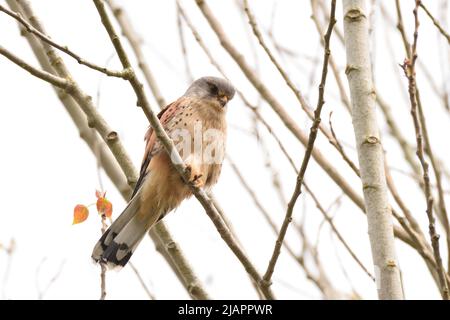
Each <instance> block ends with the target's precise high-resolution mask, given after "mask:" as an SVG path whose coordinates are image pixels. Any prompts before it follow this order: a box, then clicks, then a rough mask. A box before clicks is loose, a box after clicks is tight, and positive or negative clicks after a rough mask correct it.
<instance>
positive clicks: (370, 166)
mask: <svg viewBox="0 0 450 320" xmlns="http://www.w3.org/2000/svg"><path fill="white" fill-rule="evenodd" d="M343 8H344V37H345V48H346V54H347V67H346V71H345V73H346V74H347V78H348V83H349V87H350V94H351V101H352V108H353V110H352V118H353V128H354V132H355V139H356V148H357V151H358V159H359V166H360V170H361V181H362V185H363V192H364V202H365V207H366V212H367V223H368V229H369V238H370V244H371V247H372V257H373V262H374V267H375V275H376V279H377V289H378V297H379V298H380V299H403V293H402V286H401V280H400V270H399V267H398V263H397V261H396V255H395V246H394V232H393V225H392V217H391V208H390V206H389V203H388V195H387V187H386V178H385V173H384V165H383V149H382V146H381V141H380V136H379V131H378V126H377V121H376V113H375V99H376V96H375V90H374V87H373V84H372V71H371V63H370V54H369V32H368V26H369V24H368V20H367V17H368V16H367V12H366V11H365V10H366V9H365V1H364V0H344V1H343Z"/></svg>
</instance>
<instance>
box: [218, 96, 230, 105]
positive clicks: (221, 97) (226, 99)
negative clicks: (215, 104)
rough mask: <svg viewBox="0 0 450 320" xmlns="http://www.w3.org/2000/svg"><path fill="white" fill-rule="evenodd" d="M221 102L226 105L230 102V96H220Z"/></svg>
mask: <svg viewBox="0 0 450 320" xmlns="http://www.w3.org/2000/svg"><path fill="white" fill-rule="evenodd" d="M219 102H220V104H221V105H222V107H225V105H226V104H227V102H228V97H227V96H220V97H219Z"/></svg>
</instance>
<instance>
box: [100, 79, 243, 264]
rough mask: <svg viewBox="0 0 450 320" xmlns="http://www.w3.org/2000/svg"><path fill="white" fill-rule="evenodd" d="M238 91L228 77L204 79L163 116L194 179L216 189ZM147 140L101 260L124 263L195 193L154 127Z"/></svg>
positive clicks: (103, 239)
mask: <svg viewBox="0 0 450 320" xmlns="http://www.w3.org/2000/svg"><path fill="white" fill-rule="evenodd" d="M234 92H235V90H234V88H233V86H232V85H231V84H230V83H229V82H228V81H226V80H224V79H220V78H215V77H203V78H200V79H198V80H196V81H195V82H194V83H192V85H191V86H190V87H189V88H188V90H187V91H186V92H185V94H184V95H183V96H182V97H180V98H179V99H178V100H176V101H175V102H173V103H171V104H169V105H168V106H167V107H166V108H164V109H163V110H162V111H161V112H160V113H159V114H158V118H159V119H160V122H161V124H162V126H163V128H164V130H165V131H166V132H167V133H168V135H169V136H170V137H171V138H172V139H173V141H174V143H175V145H176V148H177V150H178V151H179V153H180V156H181V158H182V159H183V161H184V162H185V163H186V165H187V166H188V168H189V170H190V173H191V178H190V180H191V182H192V183H195V184H196V185H197V186H198V187H205V188H210V187H211V186H212V185H214V184H215V183H216V182H217V180H218V178H219V175H220V170H221V166H222V161H223V158H224V153H225V139H226V119H225V114H226V106H227V102H228V101H229V100H231V99H232V98H233V96H234ZM145 142H146V146H145V151H144V157H143V160H142V165H141V171H140V176H139V179H138V181H137V184H136V187H135V190H134V191H133V195H132V198H131V200H130V201H129V203H128V204H127V206H126V208H125V209H124V211H123V212H122V214H121V215H120V216H119V217H118V218H117V219H116V220H115V221H114V223H113V224H112V225H111V226H110V227H109V228H108V230H107V231H106V232H105V233H104V234H103V236H102V237H101V238H100V240H99V241H98V242H97V244H96V246H95V247H94V250H93V252H92V258H93V259H94V260H95V261H96V262H101V263H105V264H107V265H108V266H110V267H115V266H124V265H125V264H126V263H127V262H128V261H129V259H130V258H131V256H132V254H133V252H134V251H135V249H136V247H137V246H138V244H139V243H140V241H141V240H142V238H143V236H144V235H145V234H146V232H147V231H148V230H149V229H150V228H151V227H152V226H153V225H155V224H156V223H157V222H158V221H159V220H161V219H162V218H163V217H164V216H165V215H166V214H167V213H169V212H170V211H172V210H173V209H175V208H176V207H178V206H179V204H180V203H181V202H182V201H183V200H184V199H186V198H188V197H189V196H191V191H190V189H189V187H188V186H187V185H186V184H185V183H184V182H183V180H182V179H181V177H180V175H179V174H178V172H177V171H176V169H175V168H174V167H173V165H172V162H171V159H170V155H168V154H167V152H166V151H165V149H164V147H163V146H162V144H161V143H160V142H159V141H158V139H157V137H156V134H155V133H154V131H153V129H152V128H149V129H148V131H147V133H146V135H145Z"/></svg>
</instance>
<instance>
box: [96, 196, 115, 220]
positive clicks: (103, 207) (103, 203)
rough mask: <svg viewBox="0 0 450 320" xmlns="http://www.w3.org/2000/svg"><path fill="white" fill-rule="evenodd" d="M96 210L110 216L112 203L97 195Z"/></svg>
mask: <svg viewBox="0 0 450 320" xmlns="http://www.w3.org/2000/svg"><path fill="white" fill-rule="evenodd" d="M103 195H104V194H103ZM97 211H98V213H99V214H101V215H105V217H107V218H110V217H111V215H112V203H111V202H110V201H109V200H108V199H106V198H104V197H99V198H98V199H97Z"/></svg>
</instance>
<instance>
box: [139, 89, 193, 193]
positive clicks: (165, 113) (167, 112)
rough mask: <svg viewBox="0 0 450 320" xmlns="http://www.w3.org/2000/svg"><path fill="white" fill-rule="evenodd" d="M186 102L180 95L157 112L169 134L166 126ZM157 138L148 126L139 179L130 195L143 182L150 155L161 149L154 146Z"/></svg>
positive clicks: (150, 158)
mask: <svg viewBox="0 0 450 320" xmlns="http://www.w3.org/2000/svg"><path fill="white" fill-rule="evenodd" d="M186 103H188V101H187V98H185V97H181V98H179V99H178V100H176V101H174V102H172V103H171V104H169V105H167V106H166V107H165V108H164V109H162V110H161V111H160V112H159V113H158V115H157V117H158V119H159V121H160V122H161V124H162V126H163V128H164V130H166V132H167V133H168V134H170V129H169V128H168V123H169V122H170V121H171V120H172V119H173V118H174V117H176V116H177V115H179V114H180V112H181V110H182V109H183V108H182V105H184V104H186ZM157 139H158V138H157V137H156V134H155V132H154V130H153V128H152V127H151V126H150V127H149V128H148V130H147V133H146V134H145V142H146V146H145V152H144V157H143V159H142V164H141V171H140V175H139V179H138V181H137V183H136V187H135V189H134V191H133V194H132V197H134V195H135V194H136V193H137V191H138V190H139V188H140V187H141V186H142V183H143V182H144V179H145V177H146V176H147V173H148V165H149V164H150V161H151V160H152V157H153V156H154V155H155V154H157V153H158V152H160V151H161V148H156V147H155V146H156V145H157ZM163 152H165V151H163Z"/></svg>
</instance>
